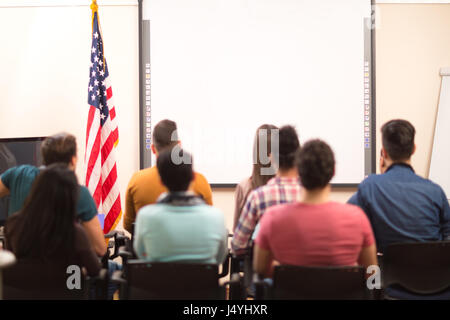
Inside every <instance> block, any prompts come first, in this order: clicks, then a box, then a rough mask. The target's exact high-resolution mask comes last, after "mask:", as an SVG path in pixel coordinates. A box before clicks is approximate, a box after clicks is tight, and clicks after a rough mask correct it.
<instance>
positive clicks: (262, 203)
mask: <svg viewBox="0 0 450 320" xmlns="http://www.w3.org/2000/svg"><path fill="white" fill-rule="evenodd" d="M299 149H300V142H299V139H298V135H297V132H296V130H295V128H294V127H292V126H283V127H281V128H280V130H279V152H278V153H279V155H278V159H276V157H272V155H271V157H272V159H273V160H274V163H275V164H276V165H277V166H278V171H277V174H276V176H275V177H274V178H272V179H270V180H269V181H268V182H267V184H266V185H264V186H262V187H259V188H258V189H256V190H253V191H252V192H251V193H250V194H249V196H248V198H247V202H246V203H245V206H244V208H243V210H242V214H241V217H240V219H239V223H238V225H237V227H236V229H235V230H234V235H233V239H232V240H231V251H232V253H233V254H235V255H242V254H245V253H246V252H247V248H248V246H249V240H250V238H251V237H252V234H253V238H254V237H255V236H256V233H257V224H258V222H259V220H260V219H261V217H262V215H263V214H264V212H265V211H266V210H267V209H268V208H269V207H272V206H274V205H278V204H282V203H289V202H295V201H300V194H301V186H300V180H299V177H298V171H297V168H296V166H295V156H296V153H297V152H298V150H299Z"/></svg>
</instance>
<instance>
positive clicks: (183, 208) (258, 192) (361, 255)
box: [0, 120, 450, 296]
mask: <svg viewBox="0 0 450 320" xmlns="http://www.w3.org/2000/svg"><path fill="white" fill-rule="evenodd" d="M274 129H275V130H278V133H279V134H278V136H279V137H278V138H279V139H278V140H279V141H278V154H277V155H276V156H273V157H272V154H271V152H270V150H271V147H272V143H271V141H270V138H268V139H266V141H265V142H266V143H267V145H266V147H267V149H266V150H268V152H269V154H270V156H271V157H270V158H271V159H272V163H269V164H262V161H261V159H260V152H256V154H257V156H256V158H257V159H256V160H257V161H256V163H255V164H254V167H253V173H252V176H251V177H250V178H248V179H245V180H244V181H243V182H242V183H240V184H239V185H238V187H237V188H236V213H235V222H234V225H235V230H234V236H233V239H232V242H231V249H232V252H233V254H234V255H236V256H239V255H241V254H243V253H246V252H248V247H249V243H251V242H252V241H250V240H251V238H252V237H253V239H254V243H255V249H254V255H253V266H254V270H255V271H256V273H258V274H261V275H262V276H263V277H267V278H270V277H271V276H272V273H273V267H274V266H275V265H279V264H281V265H301V266H352V265H361V266H363V267H364V268H367V267H369V266H372V265H377V263H378V262H377V257H376V253H377V249H378V252H381V253H382V252H383V251H384V250H385V248H386V247H387V246H388V245H389V244H392V243H396V242H411V241H433V240H436V241H439V240H444V239H446V238H447V237H448V236H449V229H448V226H449V221H450V208H449V205H448V201H447V199H446V196H445V194H444V192H443V191H442V189H441V188H440V187H439V186H437V185H435V184H433V183H432V182H430V181H429V180H426V179H423V178H421V177H419V176H418V175H416V174H415V173H414V171H413V169H412V167H411V165H410V158H411V155H412V154H413V152H414V151H415V145H414V135H415V130H414V127H413V126H412V125H411V124H410V123H409V122H407V121H404V120H393V121H390V122H388V123H386V124H385V125H384V126H383V127H382V138H383V149H382V156H381V158H380V168H381V172H382V174H381V175H372V176H370V177H369V178H367V179H366V180H365V181H364V182H363V183H362V184H361V185H360V186H359V188H358V191H357V193H356V194H355V195H354V196H353V197H352V198H351V199H350V200H349V203H351V204H356V205H357V206H354V205H351V204H340V203H336V202H332V201H329V196H330V190H331V189H330V185H329V182H330V180H331V179H332V177H333V175H334V170H335V160H334V155H333V152H332V150H331V148H330V147H329V146H328V145H327V144H326V143H325V142H323V141H320V140H312V141H309V142H307V143H305V144H304V145H303V146H302V147H300V143H299V139H298V136H297V133H296V131H295V129H294V128H293V127H291V126H284V127H282V128H280V129H278V128H276V127H275V126H271V125H264V126H261V127H260V128H258V131H257V134H256V137H255V149H256V150H258V148H259V147H260V146H261V141H259V139H260V137H261V135H260V131H262V130H264V131H265V132H267V131H271V130H274ZM174 134H175V139H174ZM266 137H270V135H266ZM153 143H154V144H153V145H152V150H153V151H154V152H155V154H156V156H157V165H156V167H152V168H149V169H144V170H142V171H140V172H138V173H136V174H135V175H134V176H133V177H132V179H131V181H130V183H129V186H128V189H127V195H126V212H125V219H124V226H125V228H126V229H127V230H129V231H133V233H134V240H133V247H134V249H135V252H136V254H137V257H139V258H140V259H144V260H146V261H153V262H174V261H178V262H189V263H209V264H211V263H212V264H220V263H222V262H223V261H224V259H225V258H226V257H227V237H228V232H227V230H226V229H225V223H224V217H223V214H222V213H221V212H220V211H219V210H218V209H216V208H214V207H212V206H211V204H212V196H211V190H210V188H209V184H208V183H207V181H206V179H205V178H204V177H203V176H202V175H201V174H199V173H196V172H194V171H193V169H192V168H193V167H192V157H191V156H190V155H189V154H188V153H187V152H185V151H183V150H182V149H181V148H180V147H179V141H178V138H177V137H176V124H175V123H174V122H173V121H170V120H163V121H161V122H160V123H158V124H157V125H156V126H155V128H154V132H153ZM42 154H43V158H44V162H45V165H46V169H45V170H43V169H42V168H35V167H31V166H20V167H16V168H13V169H10V170H8V171H7V172H6V173H5V174H3V175H2V177H1V181H0V195H6V194H10V196H11V209H10V211H11V213H14V212H16V211H17V213H14V214H12V215H11V217H10V218H9V219H8V221H7V224H6V228H5V233H6V248H8V249H10V250H11V251H12V252H14V253H15V254H16V256H17V257H18V259H19V260H21V259H22V260H23V259H30V258H37V257H39V258H46V259H50V258H51V259H56V260H58V261H61V262H63V263H62V264H64V265H67V263H68V260H67V259H69V260H70V261H73V262H74V263H75V264H78V265H82V266H84V267H86V268H87V271H88V273H89V274H91V275H93V274H96V273H97V272H98V268H99V264H98V262H99V259H98V256H102V255H104V254H105V251H106V248H105V241H104V239H103V234H102V232H101V229H100V226H99V224H98V219H94V217H95V216H96V209H95V203H94V202H93V199H92V197H91V196H90V194H89V191H87V189H86V188H84V187H81V186H78V184H77V183H76V178H75V175H74V173H73V170H74V168H75V165H76V159H77V158H76V143H75V139H74V137H73V136H71V135H67V134H62V135H57V136H53V137H50V138H48V139H46V140H45V141H44V143H43V146H42ZM174 156H175V157H177V158H178V160H179V159H183V161H181V162H180V161H178V160H177V161H173V160H174V159H173V157H174ZM57 162H63V163H65V164H66V166H65V167H63V166H61V165H60V164H58V165H56V164H53V165H52V163H57ZM273 166H275V167H277V168H278V169H277V171H276V172H275V174H272V175H270V174H269V175H268V174H263V173H262V172H267V170H266V171H264V170H262V169H269V170H270V169H272V167H273ZM69 176H70V179H69ZM58 179H59V180H58ZM64 180H72V182H75V184H73V183H72V186H71V187H72V189H70V188H69V184H68V183H66V184H67V188H66V189H67V190H65V191H63V189H64V188H62V187H61V186H62V185H64V183H63V182H62V181H64ZM66 182H67V181H66ZM45 183H47V184H48V185H49V186H50V185H53V186H55V185H56V186H58V188H55V187H54V188H53V189H54V190H53V191H52V189H51V188H44V187H41V186H40V185H43V184H45ZM74 186H75V187H74ZM73 187H74V188H73ZM74 190H75V191H74ZM58 192H65V193H66V194H70V193H72V195H75V196H73V197H72V198H71V199H69V198H70V197H68V196H66V197H65V198H64V197H63V196H61V195H59V196H58V197H56V194H57V193H58ZM56 199H65V200H56ZM69 200H72V201H74V202H73V205H72V206H71V204H70V203H69V202H68V201H69ZM64 201H66V202H65V203H63V202H64ZM154 203H156V205H149V204H154ZM283 204H284V205H283ZM45 206H47V207H48V208H45ZM67 208H72V209H73V210H70V209H69V210H68V211H67ZM62 210H64V211H65V214H66V215H61V212H62ZM27 212H28V213H27ZM137 213H138V214H137ZM63 216H65V217H66V220H64V218H62V217H63ZM74 220H77V221H80V222H81V226H82V227H80V225H79V224H73V221H74ZM68 221H70V223H68ZM134 223H135V228H134V229H135V230H132V229H133V225H134ZM69 225H70V226H71V227H70V226H69ZM24 235H26V236H24ZM23 239H25V240H26V241H25V240H23ZM50 243H52V245H50ZM70 248H72V249H70ZM69 252H70V254H69ZM73 257H75V258H73ZM120 268H121V267H120V266H119V265H117V264H113V266H112V267H111V268H110V270H111V271H114V270H115V269H120ZM394 296H395V294H394Z"/></svg>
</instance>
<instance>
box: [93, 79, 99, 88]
mask: <svg viewBox="0 0 450 320" xmlns="http://www.w3.org/2000/svg"><path fill="white" fill-rule="evenodd" d="M94 86H95V87H97V86H98V80H97V79H95V80H94Z"/></svg>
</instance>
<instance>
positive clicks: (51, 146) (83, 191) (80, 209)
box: [0, 133, 106, 256]
mask: <svg viewBox="0 0 450 320" xmlns="http://www.w3.org/2000/svg"><path fill="white" fill-rule="evenodd" d="M76 150H77V145H76V139H75V137H74V136H73V135H70V134H67V133H61V134H57V135H54V136H51V137H48V138H46V139H45V140H44V141H43V142H42V146H41V153H42V158H43V161H44V165H45V166H48V165H50V164H52V163H57V162H61V163H65V164H67V166H68V168H69V169H71V170H75V167H76V163H77V155H76ZM44 169H45V167H41V168H37V167H35V166H31V165H21V166H18V167H13V168H10V169H8V170H7V171H5V172H4V173H3V174H2V175H1V177H0V197H3V196H6V195H9V196H10V205H9V208H8V216H11V215H12V214H13V213H14V212H17V211H19V210H20V209H22V206H23V204H24V203H25V201H26V198H27V196H28V194H29V193H30V190H31V186H32V184H33V182H34V180H35V179H36V177H37V176H38V174H39V173H40V171H41V170H44ZM77 216H78V218H79V220H80V222H81V225H82V226H83V228H84V229H85V231H86V232H87V234H88V237H89V239H90V241H91V244H92V246H93V248H94V250H95V252H96V253H97V254H98V255H99V256H103V255H104V254H105V253H106V243H105V240H104V235H103V230H102V229H101V226H100V221H99V219H97V218H96V217H97V206H96V204H95V201H94V199H93V198H92V196H91V194H90V192H89V190H88V189H87V188H86V187H84V186H81V185H80V190H79V198H78V203H77Z"/></svg>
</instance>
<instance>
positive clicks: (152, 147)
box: [150, 143, 158, 156]
mask: <svg viewBox="0 0 450 320" xmlns="http://www.w3.org/2000/svg"><path fill="white" fill-rule="evenodd" d="M150 147H151V149H152V152H153V154H154V155H155V156H157V155H158V152H157V151H156V147H155V145H154V144H153V143H152V145H151V146H150Z"/></svg>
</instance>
